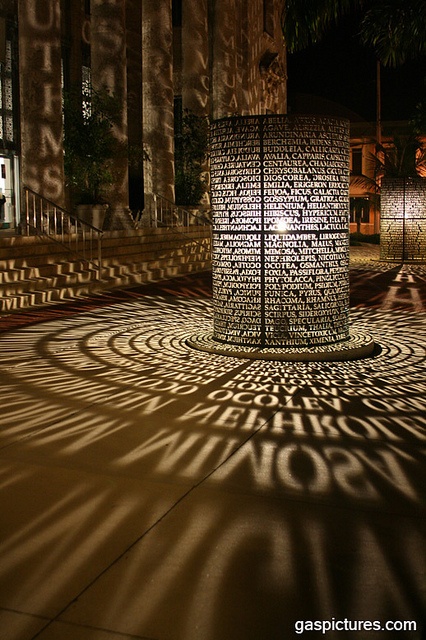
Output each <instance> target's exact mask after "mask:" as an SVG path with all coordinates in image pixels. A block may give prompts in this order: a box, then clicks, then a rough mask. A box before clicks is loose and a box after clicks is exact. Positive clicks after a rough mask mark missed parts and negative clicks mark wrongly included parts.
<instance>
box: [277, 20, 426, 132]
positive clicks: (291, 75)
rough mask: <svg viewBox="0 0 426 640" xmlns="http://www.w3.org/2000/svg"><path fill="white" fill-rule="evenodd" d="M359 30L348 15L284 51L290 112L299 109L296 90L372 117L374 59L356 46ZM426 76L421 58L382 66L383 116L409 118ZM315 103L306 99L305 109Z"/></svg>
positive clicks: (374, 115) (361, 116)
mask: <svg viewBox="0 0 426 640" xmlns="http://www.w3.org/2000/svg"><path fill="white" fill-rule="evenodd" d="M358 29H359V27H358V24H357V21H356V20H354V19H352V20H349V19H347V20H345V21H344V22H343V23H342V24H341V25H339V27H335V28H334V29H333V30H332V31H330V32H329V34H328V35H327V36H326V37H324V39H323V40H322V42H321V43H320V44H318V45H314V46H312V47H311V48H309V49H306V50H305V51H303V52H300V53H297V54H291V55H290V54H289V55H288V92H289V112H290V113H291V112H296V111H300V110H301V109H300V103H299V101H296V99H295V94H310V95H315V96H320V97H321V98H326V99H328V100H331V101H333V102H336V103H339V104H341V105H343V106H344V107H346V108H347V109H350V110H351V111H353V112H355V113H356V114H358V116H359V119H361V120H367V121H370V122H373V121H374V120H375V119H376V58H375V55H374V52H373V51H372V49H367V48H366V47H364V46H362V45H361V44H360V42H359V37H358V36H357V31H358ZM425 78H426V61H425V59H424V58H423V59H422V60H417V61H416V62H410V63H406V64H404V65H403V66H401V67H399V68H398V69H392V68H383V66H382V70H381V83H382V120H383V121H385V120H406V119H410V118H411V117H412V116H413V114H414V111H415V106H416V104H417V103H418V102H419V100H420V97H421V94H422V92H423V91H424V86H425ZM314 104H315V103H313V102H312V101H311V100H310V101H307V104H306V103H305V111H309V110H312V112H313V109H311V107H312V105H314ZM333 115H335V114H333Z"/></svg>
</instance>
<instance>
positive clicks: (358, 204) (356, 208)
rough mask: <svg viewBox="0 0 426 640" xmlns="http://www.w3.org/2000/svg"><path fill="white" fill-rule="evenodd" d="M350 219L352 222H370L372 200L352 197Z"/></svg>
mask: <svg viewBox="0 0 426 640" xmlns="http://www.w3.org/2000/svg"><path fill="white" fill-rule="evenodd" d="M350 216H351V217H350V220H351V222H356V223H359V222H363V223H367V224H368V223H369V222H370V201H369V199H368V198H351V199H350Z"/></svg>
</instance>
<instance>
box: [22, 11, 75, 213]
mask: <svg viewBox="0 0 426 640" xmlns="http://www.w3.org/2000/svg"><path fill="white" fill-rule="evenodd" d="M18 20H19V78H20V104H21V176H22V183H23V184H24V185H26V186H28V187H30V188H31V189H33V190H34V191H36V192H37V193H40V194H41V195H42V196H44V197H45V198H48V199H50V200H53V201H54V202H55V203H56V204H58V205H60V206H64V203H65V198H64V164H63V142H62V139H63V136H62V102H61V96H62V93H61V91H62V90H61V14H60V0H43V1H41V0H36V1H34V0H19V1H18Z"/></svg>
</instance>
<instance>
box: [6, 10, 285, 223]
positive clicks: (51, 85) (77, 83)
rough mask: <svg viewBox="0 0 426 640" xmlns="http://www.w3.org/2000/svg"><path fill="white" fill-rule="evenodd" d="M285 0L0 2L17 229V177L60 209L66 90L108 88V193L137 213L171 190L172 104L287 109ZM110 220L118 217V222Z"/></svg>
mask: <svg viewBox="0 0 426 640" xmlns="http://www.w3.org/2000/svg"><path fill="white" fill-rule="evenodd" d="M283 4H284V3H283V0H253V1H251V2H248V3H246V2H240V1H238V0H1V1H0V81H1V91H0V94H1V96H0V97H1V103H0V145H1V147H0V167H1V173H0V189H1V190H2V191H3V192H4V193H5V195H6V198H7V200H6V209H5V221H6V222H7V223H8V224H9V225H10V226H11V227H18V226H19V224H20V222H21V216H22V215H23V213H22V212H23V206H24V202H23V200H24V199H23V198H22V192H23V187H24V186H25V187H28V188H30V189H31V190H33V191H34V192H35V193H37V194H40V195H41V196H43V197H44V198H47V199H49V200H51V201H52V202H54V203H56V204H57V205H59V206H61V207H64V208H66V209H69V208H70V207H72V206H73V203H72V201H71V200H70V193H69V190H68V189H67V176H66V174H65V171H64V144H63V110H62V106H63V97H64V94H65V93H66V92H67V91H68V90H70V89H73V90H75V88H77V89H78V90H79V91H80V92H81V94H82V97H83V98H82V104H83V106H84V104H85V101H88V102H89V103H90V95H91V91H92V89H94V90H95V91H97V90H101V89H107V90H108V91H109V92H110V93H111V94H113V95H114V96H115V97H116V98H117V102H118V103H119V104H120V113H119V117H118V119H117V120H116V121H115V123H114V128H113V135H114V137H115V138H116V140H117V141H118V142H119V143H120V146H121V148H124V149H127V150H128V152H127V153H124V154H120V155H119V156H117V158H116V159H115V161H114V183H113V184H112V185H111V186H110V187H109V189H108V202H109V204H110V207H111V210H112V211H113V212H115V214H117V215H113V216H112V218H111V224H112V228H114V224H115V225H116V224H120V222H119V221H120V220H124V218H123V217H121V218H120V214H121V213H122V212H126V211H128V210H129V209H130V210H131V211H132V212H141V211H142V210H144V209H145V208H146V207H148V206H149V203H150V201H151V200H152V198H153V197H154V196H156V195H158V196H161V197H162V198H165V199H167V200H169V201H172V202H173V201H174V198H175V195H174V194H175V191H174V186H175V151H174V150H175V135H176V130H177V123H178V122H179V121H180V119H181V114H182V113H184V112H186V110H188V111H189V112H190V113H193V114H195V115H197V116H202V117H208V118H209V119H211V120H212V119H217V118H221V117H225V116H231V115H237V114H238V115H257V114H264V113H285V112H286V57H285V46H284V42H283V37H282V31H281V20H282V12H283ZM116 228H117V227H116Z"/></svg>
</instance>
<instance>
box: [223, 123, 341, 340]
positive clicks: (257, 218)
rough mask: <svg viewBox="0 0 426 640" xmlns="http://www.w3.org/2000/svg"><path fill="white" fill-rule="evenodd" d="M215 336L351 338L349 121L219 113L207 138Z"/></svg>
mask: <svg viewBox="0 0 426 640" xmlns="http://www.w3.org/2000/svg"><path fill="white" fill-rule="evenodd" d="M211 198H212V208H213V305H214V325H213V340H215V341H216V342H217V343H229V344H233V345H245V346H251V347H258V348H268V347H282V348H293V349H294V348H296V349H297V348H299V347H301V348H304V347H307V348H309V347H315V346H321V345H330V344H334V343H340V342H343V341H345V340H346V341H347V340H348V339H349V319H348V314H349V123H348V122H347V121H346V120H340V119H337V118H331V117H330V118H327V117H326V118H324V117H311V116H285V115H270V116H269V115H268V116H248V117H232V118H224V119H222V120H217V121H216V122H214V123H213V125H212V138H211Z"/></svg>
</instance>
